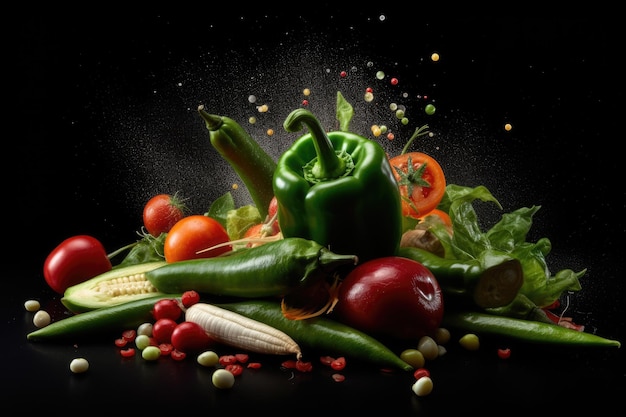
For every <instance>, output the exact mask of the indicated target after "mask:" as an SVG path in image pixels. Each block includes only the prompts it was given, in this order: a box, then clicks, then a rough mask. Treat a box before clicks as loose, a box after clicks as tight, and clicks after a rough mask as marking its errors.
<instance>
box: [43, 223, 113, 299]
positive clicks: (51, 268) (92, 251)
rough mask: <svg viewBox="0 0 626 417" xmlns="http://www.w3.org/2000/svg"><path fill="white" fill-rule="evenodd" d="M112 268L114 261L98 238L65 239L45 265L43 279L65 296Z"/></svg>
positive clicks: (73, 237)
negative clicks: (73, 287)
mask: <svg viewBox="0 0 626 417" xmlns="http://www.w3.org/2000/svg"><path fill="white" fill-rule="evenodd" d="M112 268H113V266H112V265H111V260H110V259H109V258H108V256H107V253H106V251H105V250H104V247H103V246H102V243H100V241H99V240H98V239H96V238H94V237H92V236H88V235H77V236H72V237H70V238H67V239H65V240H64V241H63V242H61V243H60V244H59V245H58V246H57V247H56V248H54V250H53V251H52V252H50V254H49V255H48V257H47V258H46V260H45V262H44V265H43V276H44V278H45V280H46V282H47V283H48V285H49V286H50V288H52V289H53V290H54V291H56V292H57V293H59V294H63V293H64V292H65V290H66V289H67V288H68V287H71V286H73V285H76V284H80V283H81V282H84V281H86V280H88V279H90V278H93V277H95V276H96V275H100V274H103V273H105V272H107V271H110V270H111V269H112Z"/></svg>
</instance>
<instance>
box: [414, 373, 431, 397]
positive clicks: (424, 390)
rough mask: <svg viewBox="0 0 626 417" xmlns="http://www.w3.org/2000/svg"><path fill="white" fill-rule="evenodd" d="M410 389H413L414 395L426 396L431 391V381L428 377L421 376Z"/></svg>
mask: <svg viewBox="0 0 626 417" xmlns="http://www.w3.org/2000/svg"><path fill="white" fill-rule="evenodd" d="M411 389H413V392H414V393H415V395H417V396H419V397H423V396H425V395H428V394H430V393H431V392H432V390H433V380H432V379H430V377H427V376H423V377H421V378H420V379H418V380H417V381H415V383H414V384H413V386H412V387H411Z"/></svg>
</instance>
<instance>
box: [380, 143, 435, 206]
mask: <svg viewBox="0 0 626 417" xmlns="http://www.w3.org/2000/svg"><path fill="white" fill-rule="evenodd" d="M389 163H390V164H391V168H392V170H393V175H394V176H395V178H396V181H397V182H398V187H399V190H400V197H401V199H402V214H403V215H405V216H411V217H415V218H420V217H423V216H424V215H426V214H428V213H430V212H431V211H433V210H434V209H435V208H436V207H437V206H438V205H439V203H440V202H441V199H442V198H443V196H444V194H445V192H446V176H445V174H444V172H443V168H441V165H439V162H437V161H436V160H435V158H433V157H432V156H430V155H427V154H425V153H423V152H408V153H404V154H400V155H397V156H394V157H392V158H391V159H389Z"/></svg>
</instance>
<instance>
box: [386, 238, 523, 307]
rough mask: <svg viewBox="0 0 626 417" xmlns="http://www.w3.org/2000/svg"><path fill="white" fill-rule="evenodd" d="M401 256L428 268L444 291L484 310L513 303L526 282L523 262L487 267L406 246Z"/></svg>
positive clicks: (510, 260)
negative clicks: (468, 299) (470, 301)
mask: <svg viewBox="0 0 626 417" xmlns="http://www.w3.org/2000/svg"><path fill="white" fill-rule="evenodd" d="M398 255H400V256H403V257H405V258H409V259H413V260H415V261H418V262H420V263H421V264H423V265H424V266H425V267H426V268H428V269H429V270H430V271H431V272H432V273H433V275H434V276H435V278H437V281H438V282H439V285H440V286H441V290H442V291H443V292H444V293H445V294H447V295H449V296H454V297H458V298H459V299H463V298H465V299H467V298H468V297H471V299H472V300H473V302H474V303H475V305H477V306H479V307H482V308H492V307H501V306H505V305H507V304H509V303H510V302H512V301H513V300H514V299H515V297H516V296H517V294H518V292H519V289H520V288H521V287H522V284H523V282H524V274H523V271H522V267H521V264H520V261H519V260H517V259H511V258H508V259H505V260H503V261H501V262H500V263H496V264H495V265H493V266H490V267H488V268H485V266H484V265H483V264H482V263H481V262H480V261H479V260H478V259H467V260H460V259H449V258H442V257H440V256H438V255H435V254H434V253H432V252H428V251H427V250H424V249H421V248H417V247H402V248H400V249H399V250H398Z"/></svg>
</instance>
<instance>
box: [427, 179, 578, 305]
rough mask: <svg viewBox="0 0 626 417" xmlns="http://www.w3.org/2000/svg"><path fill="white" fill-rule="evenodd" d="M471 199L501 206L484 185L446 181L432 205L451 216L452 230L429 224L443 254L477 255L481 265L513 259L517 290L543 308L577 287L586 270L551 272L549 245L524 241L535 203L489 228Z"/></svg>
mask: <svg viewBox="0 0 626 417" xmlns="http://www.w3.org/2000/svg"><path fill="white" fill-rule="evenodd" d="M477 200H480V201H483V202H487V203H493V204H495V205H496V207H497V208H498V209H500V210H502V206H501V204H500V203H499V202H498V200H497V199H496V198H495V197H494V196H493V195H492V194H491V192H490V191H489V190H488V189H487V188H486V187H484V186H478V187H474V188H471V187H464V186H460V185H456V184H448V186H447V187H446V194H445V196H444V198H443V200H442V201H441V203H440V204H439V206H438V208H439V209H441V210H444V211H446V212H447V213H448V214H449V215H450V219H451V220H452V227H453V230H454V233H453V234H452V235H450V234H448V233H447V232H446V231H445V230H444V229H443V228H437V227H435V228H433V230H432V232H433V233H434V234H435V235H436V236H437V237H438V238H439V240H440V241H441V243H442V245H443V246H444V248H445V250H446V258H452V259H459V260H468V259H478V260H480V262H481V264H483V265H484V266H485V267H488V266H491V265H495V264H497V263H498V262H503V261H505V260H507V259H511V258H516V259H518V260H519V261H520V262H521V264H522V270H523V272H524V284H523V285H522V288H521V289H520V291H519V293H520V294H522V295H523V296H525V297H527V298H528V299H529V300H530V301H531V302H532V303H534V304H535V305H536V306H538V307H540V308H541V307H546V306H549V305H551V304H552V303H554V302H555V301H556V300H558V299H559V298H560V297H561V295H562V293H563V292H565V291H579V290H580V289H581V288H582V287H581V285H580V281H579V279H580V278H582V276H583V275H584V274H585V272H586V269H585V270H582V271H580V272H574V271H573V270H571V269H564V270H562V271H559V272H558V273H557V274H555V275H552V274H551V272H550V269H549V268H548V264H547V262H546V255H548V254H549V253H550V251H551V249H552V245H551V243H550V240H549V239H548V238H545V237H544V238H541V239H539V240H538V241H537V242H535V243H532V242H528V241H527V236H528V232H529V231H530V228H531V227H532V224H533V216H534V215H535V214H536V213H537V211H538V210H539V209H540V208H541V206H532V207H522V208H519V209H517V210H515V211H513V212H510V213H503V214H502V216H501V219H500V220H499V221H498V222H497V223H495V224H494V225H493V226H492V227H491V228H489V229H488V230H486V231H483V230H482V229H481V226H480V221H479V219H478V214H477V213H476V210H475V209H474V206H473V203H474V202H475V201H477Z"/></svg>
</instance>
